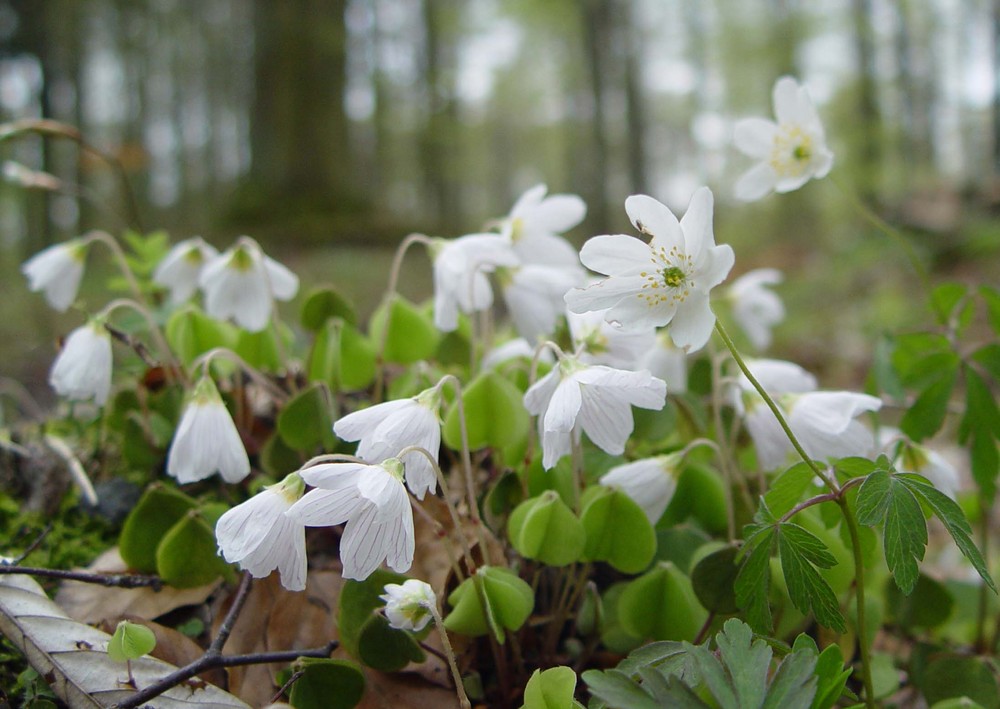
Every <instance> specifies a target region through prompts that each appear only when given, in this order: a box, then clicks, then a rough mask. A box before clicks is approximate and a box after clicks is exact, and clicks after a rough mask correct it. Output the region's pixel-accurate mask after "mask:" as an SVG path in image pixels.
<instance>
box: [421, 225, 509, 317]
mask: <svg viewBox="0 0 1000 709" xmlns="http://www.w3.org/2000/svg"><path fill="white" fill-rule="evenodd" d="M430 250H431V257H432V259H433V261H434V325H435V326H436V327H437V328H438V329H439V330H441V331H442V332H451V331H453V330H454V329H455V328H457V327H458V313H459V311H461V312H463V313H475V312H478V311H480V310H486V309H487V308H489V307H490V306H491V305H493V288H492V286H490V281H489V277H488V276H487V274H489V273H492V272H493V271H494V270H495V269H496V268H497V267H499V266H508V267H509V266H516V265H517V264H518V258H517V254H515V253H514V251H513V249H512V248H511V245H510V241H509V240H508V239H505V238H504V237H502V236H498V235H496V234H469V235H467V236H462V237H459V238H458V239H452V240H450V241H449V240H447V239H435V240H434V241H433V245H432V246H431V249H430Z"/></svg>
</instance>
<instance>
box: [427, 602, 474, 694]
mask: <svg viewBox="0 0 1000 709" xmlns="http://www.w3.org/2000/svg"><path fill="white" fill-rule="evenodd" d="M427 610H429V611H430V613H431V617H432V618H433V619H434V626H435V627H436V628H437V631H438V635H439V636H440V637H441V644H442V645H443V646H444V654H445V657H447V658H448V667H449V668H450V669H451V677H452V679H453V680H455V692H456V693H457V694H458V703H459V704H460V705H461V707H462V709H469V708H470V707H471V706H472V703H471V702H470V701H469V695H468V694H466V693H465V684H464V683H463V682H462V673H461V672H459V671H458V662H456V660H455V650H454V649H452V647H451V640H449V639H448V631H447V630H446V629H445V627H444V620H443V619H442V618H441V613H439V612H438V609H437V606H432V605H431V606H427Z"/></svg>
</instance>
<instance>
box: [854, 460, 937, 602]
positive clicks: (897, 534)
mask: <svg viewBox="0 0 1000 709" xmlns="http://www.w3.org/2000/svg"><path fill="white" fill-rule="evenodd" d="M857 504H858V521H859V522H861V524H864V525H868V526H871V525H875V524H878V523H879V522H884V524H885V526H884V528H883V531H882V547H883V549H884V551H885V560H886V563H887V564H888V566H889V571H891V572H892V576H893V578H894V579H895V580H896V585H897V586H899V590H900V591H902V592H903V593H905V594H909V593H910V592H912V591H913V587H914V585H915V584H916V583H917V575H918V573H919V563H918V562H920V560H921V559H923V558H924V549H925V548H926V547H927V521H926V520H925V519H924V514H923V511H922V510H921V508H920V502H918V501H917V498H916V497H914V494H913V492H912V491H911V489H910V486H908V485H905V484H903V482H902V481H901V476H896V475H890V474H889V472H888V471H885V470H877V471H875V472H874V473H872V474H871V475H869V476H868V478H867V479H866V480H865V482H864V483H862V485H861V489H860V490H859V491H858V501H857Z"/></svg>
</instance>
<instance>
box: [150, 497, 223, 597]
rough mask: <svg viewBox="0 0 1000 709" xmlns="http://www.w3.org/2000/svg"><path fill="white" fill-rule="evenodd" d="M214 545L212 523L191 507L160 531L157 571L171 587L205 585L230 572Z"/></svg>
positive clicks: (216, 546)
mask: <svg viewBox="0 0 1000 709" xmlns="http://www.w3.org/2000/svg"><path fill="white" fill-rule="evenodd" d="M217 549H218V544H217V543H216V541H215V532H214V531H213V530H212V527H211V526H209V524H208V522H206V521H205V519H204V518H203V517H202V516H201V514H200V513H199V512H197V511H194V510H192V511H190V512H188V513H187V514H186V515H184V516H183V517H182V518H181V519H180V520H178V521H177V523H176V524H174V526H173V527H171V528H170V529H169V530H168V531H167V533H166V534H165V535H163V539H162V541H160V545H159V546H158V547H157V548H156V571H157V573H158V574H159V575H160V578H162V579H163V580H164V581H165V582H166V583H168V584H170V585H171V586H173V587H174V588H195V587H197V586H204V585H205V584H207V583H211V582H212V581H214V580H215V579H217V578H219V577H220V576H223V575H225V574H227V573H229V570H230V567H229V565H228V564H227V563H226V562H225V561H224V560H223V559H222V557H221V556H219V555H218V551H217Z"/></svg>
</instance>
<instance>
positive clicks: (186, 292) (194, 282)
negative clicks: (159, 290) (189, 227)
mask: <svg viewBox="0 0 1000 709" xmlns="http://www.w3.org/2000/svg"><path fill="white" fill-rule="evenodd" d="M218 255H219V252H218V250H216V248H215V247H214V246H212V245H210V244H208V243H206V242H205V240H204V239H202V238H201V237H200V236H195V237H193V238H191V239H185V240H184V241H182V242H180V243H178V244H177V245H175V246H174V248H172V249H170V251H169V252H168V253H167V255H166V256H164V257H163V260H162V261H160V263H159V264H158V265H157V267H156V270H155V271H153V280H154V281H155V282H156V283H159V284H160V285H161V286H164V287H166V288H169V289H170V302H172V303H175V304H176V303H183V302H184V301H186V300H187V299H188V298H190V297H191V296H192V295H194V292H195V291H196V290H198V277H199V276H200V275H201V271H202V269H203V268H204V266H205V264H206V263H207V262H208V261H211V260H212V259H214V258H215V257H216V256H218Z"/></svg>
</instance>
